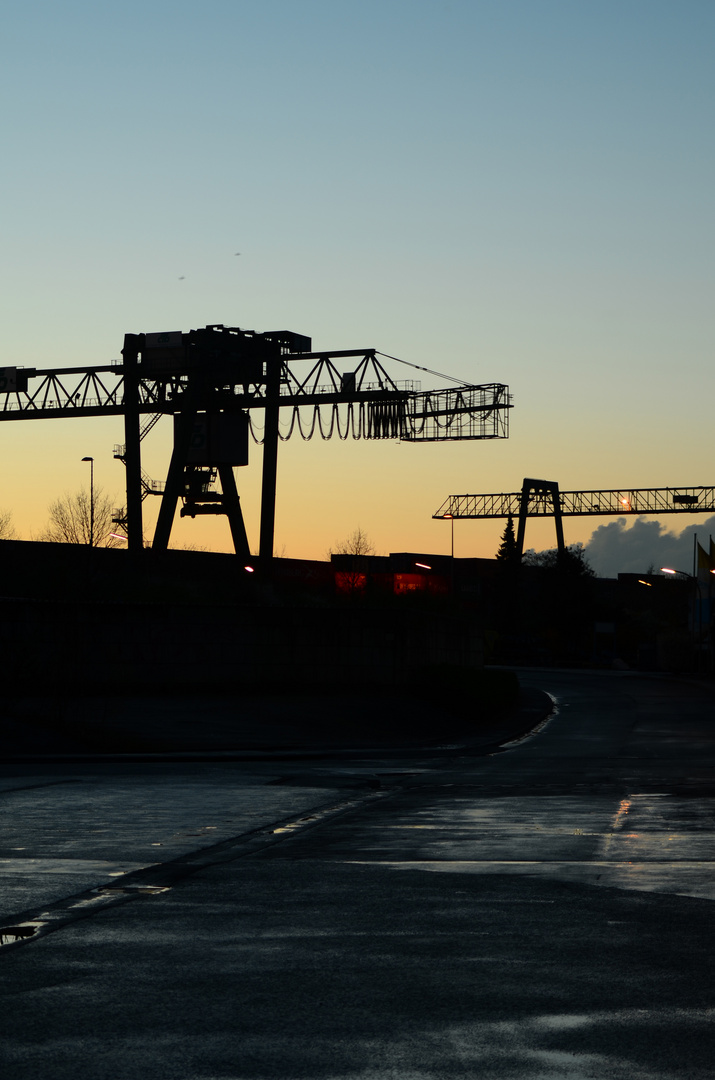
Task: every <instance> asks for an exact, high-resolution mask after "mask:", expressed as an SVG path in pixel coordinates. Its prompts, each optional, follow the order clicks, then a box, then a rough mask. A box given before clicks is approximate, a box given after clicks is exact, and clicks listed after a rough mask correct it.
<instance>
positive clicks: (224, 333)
mask: <svg viewBox="0 0 715 1080" xmlns="http://www.w3.org/2000/svg"><path fill="white" fill-rule="evenodd" d="M384 355H385V354H383V353H378V351H377V350H376V349H341V350H337V351H331V352H313V351H312V348H311V340H310V338H308V337H305V336H304V335H302V334H296V333H294V332H293V331H285V330H281V331H269V332H266V333H256V332H254V331H252V330H241V329H239V328H237V327H225V326H223V325H221V324H215V325H211V326H207V327H206V328H205V329H202V330H191V331H189V332H188V333H182V332H181V331H175V332H170V333H163V334H127V335H125V338H124V348H123V350H122V359H121V360H117V361H114V362H112V363H111V364H101V365H89V366H86V367H69V368H47V369H37V368H10V367H7V368H0V421H1V420H6V421H13V420H48V419H59V418H76V417H82V416H87V417H90V416H119V415H121V416H123V417H124V430H125V443H124V445H123V446H120V447H117V448H116V449H115V457H118V458H119V459H120V460H122V461H123V462H124V464H125V466H126V470H127V503H126V514H125V516H124V517H123V518H122V523H123V524H124V525H125V526H126V530H127V539H128V543H129V548H130V550H134V551H136V550H140V549H141V547H142V546H143V530H142V499H143V497H144V496H145V495H146V494H147V493H151V494H157V495H161V496H162V503H161V507H160V510H159V518H158V521H157V525H156V530H155V533H154V541H153V545H152V546H154V547H158V548H165V547H166V546H167V545H168V542H169V535H170V531H171V526H172V522H173V518H174V513H175V509H176V504H177V501H178V499H180V498H181V499H182V500H183V504H184V505H183V508H182V511H181V513H182V516H183V515H189V516H191V517H194V516H196V515H197V514H213V513H225V514H227V516H228V518H229V524H230V526H231V532H232V535H233V539H234V546H235V548H236V551H237V552H238V553H240V554H241V555H245V556H247V555H248V540H247V538H246V530H245V526H244V524H243V518H242V515H241V510H240V503H239V498H238V493H237V491H236V484H235V479H234V476H233V466H236V465H245V464H247V463H248V448H247V445H248V435H249V433H250V434H251V436H252V437H253V439H254V441H256V442H259V443H262V444H263V480H262V495H261V529H260V552H261V558H262V559H270V557H271V555H272V551H273V522H274V515H275V494H276V460H277V450H278V443H279V441H281V440H283V441H285V440H286V439H289V438H290V437H291V435H293V434H294V433H295V432H297V433H298V434H300V435H301V436H302V437H303V438H304V439H310V438H312V437H313V435H315V434H318V435H320V436H321V437H322V438H324V439H329V438H331V437H332V436H333V435H334V434H337V435H338V436H339V437H340V438H342V439H346V438H348V437H350V436H352V437H353V438H354V439H399V440H402V441H405V442H438V441H446V440H453V439H503V438H508V434H509V410H510V409H511V407H512V406H511V398H510V395H509V389H508V387H507V386H504V385H503V384H502V383H488V384H483V385H473V384H467V385H464V386H455V387H451V388H448V389H444V390H426V391H423V390H422V389H421V387H420V384H419V382H416V381H415V380H403V381H398V380H395V379H393V378H392V376H390V375H389V374H388V372H387V371H386V369H385V367H384V366H383V364H382V363H381V361H380V360H379V359H378V356H384ZM388 359H392V360H394V359H396V358H395V357H388ZM347 361H352V363H351V364H350V366H349V368H348V370H344V368H345V366H346V362H347ZM399 362H404V361H399ZM306 365H310V366H309V367H308V368H307V370H306ZM410 366H415V365H410ZM425 370H427V369H425ZM432 374H435V373H434V372H433V373H432ZM451 381H453V382H454V381H455V380H451ZM286 408H288V409H289V410H290V415H289V418H288V421H287V424H285V423H284V427H283V430H281V422H280V421H281V414H282V412H283V410H285V409H286ZM254 410H259V411H260V412H261V413H262V419H263V423H262V425H261V424H259V423H258V422H254V420H253V411H254ZM163 415H171V416H173V418H174V449H173V453H172V459H171V463H170V466H169V475H168V477H167V480H166V483H165V484H153V482H148V480H147V477H146V476H145V474H144V473H143V471H142V468H141V449H140V445H141V441H142V438H143V437H144V435H146V433H147V432H148V431H149V430H150V429H151V427H152V426H153V424H154V422H155V420H156V418H158V417H160V416H163ZM142 416H144V417H145V419H144V422H143V423H142V422H141V419H140V418H141V417H142ZM217 476H218V478H219V479H220V482H221V488H222V491H221V493H218V492H216V491H212V490H211V486H212V484H213V483H215V481H216V477H217Z"/></svg>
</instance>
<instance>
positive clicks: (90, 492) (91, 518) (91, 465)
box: [82, 457, 94, 547]
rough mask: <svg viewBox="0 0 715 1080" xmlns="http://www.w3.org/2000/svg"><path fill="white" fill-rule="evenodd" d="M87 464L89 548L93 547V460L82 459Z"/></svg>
mask: <svg viewBox="0 0 715 1080" xmlns="http://www.w3.org/2000/svg"><path fill="white" fill-rule="evenodd" d="M82 461H88V462H89V546H90V547H94V458H93V457H83V458H82Z"/></svg>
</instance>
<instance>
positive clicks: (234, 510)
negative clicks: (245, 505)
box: [218, 465, 251, 559]
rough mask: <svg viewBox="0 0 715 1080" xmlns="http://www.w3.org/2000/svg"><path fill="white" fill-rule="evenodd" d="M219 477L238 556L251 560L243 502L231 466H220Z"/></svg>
mask: <svg viewBox="0 0 715 1080" xmlns="http://www.w3.org/2000/svg"><path fill="white" fill-rule="evenodd" d="M218 476H219V480H220V481H221V491H222V492H223V505H224V508H225V511H226V514H227V515H228V524H229V527H230V529H231V537H232V539H233V546H234V548H235V551H236V554H237V555H238V556H239V557H240V558H241V559H250V557H251V549H250V548H249V546H248V536H247V535H246V526H245V524H244V521H243V514H242V512H241V500H240V498H239V495H238V490H237V488H236V478H235V477H234V475H233V469H232V468H231V466H230V465H219V466H218Z"/></svg>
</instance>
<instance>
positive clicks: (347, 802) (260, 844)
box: [0, 786, 401, 954]
mask: <svg viewBox="0 0 715 1080" xmlns="http://www.w3.org/2000/svg"><path fill="white" fill-rule="evenodd" d="M400 790H401V787H400V786H396V787H394V788H391V789H390V790H389V791H370V792H368V793H366V794H365V795H362V796H358V797H353V798H351V799H343V800H341V802H339V803H330V804H325V803H323V804H319V805H318V806H316V807H314V808H312V809H308V810H304V811H303V812H302V813H301V814H300V816H298V817H294V816H291V817H287V818H280V819H278V820H277V821H274V822H271V823H270V824H268V825H261V826H259V827H258V828H256V829H252V830H249V831H248V832H245V833H241V834H239V835H238V836H236V837H232V838H230V839H228V840H222V841H220V843H218V844H212V845H211V846H210V847H207V848H195V849H194V850H193V851H190V852H187V853H186V854H184V855H180V856H178V857H177V858H176V859H170V860H168V861H167V862H165V863H152V864H151V865H150V866H145V867H142V868H141V869H140V870H133V871H131V872H130V873H128V874H123V875H122V876H121V878H114V879H113V880H112V881H111V882H110V883H107V884H105V885H99V886H94V887H92V888H90V889H84V890H83V891H82V892H79V893H74V894H73V895H72V896H67V897H65V898H64V899H62V900H57V901H55V902H54V903H53V904H48V905H45V906H44V907H43V909H42V911H41V912H40V913H39V914H38V913H37V912H36V911H32V912H30V911H25V912H23V913H21V914H20V915H16V916H10V917H9V918H8V920H7V922H5V923H4V924H3V925H2V926H0V954H2V953H5V952H6V951H8V950H14V949H17V948H20V947H21V946H22V945H28V944H29V943H30V942H32V941H37V940H38V939H39V938H41V937H45V936H46V935H47V934H51V933H54V932H55V931H56V930H61V929H62V928H63V927H65V926H70V925H72V924H74V923H75V922H78V921H79V920H81V919H86V918H89V917H90V916H93V915H95V914H96V913H98V912H100V911H106V910H107V908H109V907H117V906H118V905H120V904H126V903H129V902H130V901H133V900H136V899H138V898H139V897H142V896H143V897H146V896H155V895H160V894H162V893H165V892H168V891H169V890H170V889H171V888H172V887H173V886H174V885H176V884H178V883H179V882H181V881H183V880H185V879H186V878H188V877H190V876H192V875H193V874H197V873H199V872H200V871H202V870H208V869H210V868H211V867H212V866H220V865H222V864H224V863H229V862H234V861H237V860H238V859H244V858H247V857H249V856H251V855H254V854H257V853H259V852H261V851H264V850H265V849H266V848H269V847H274V846H276V845H277V844H283V843H286V842H287V841H289V840H291V839H293V837H295V836H298V835H302V833H304V832H306V831H308V830H309V829H315V828H317V827H318V826H320V825H323V824H325V823H326V822H328V821H333V820H335V818H337V817H340V816H343V815H345V814H349V813H351V812H354V811H356V810H360V809H362V808H363V807H364V806H367V805H369V804H370V803H374V802H376V801H378V800H384V799H386V798H392V797H394V796H395V795H396V794H398V792H399V791H400ZM3 938H9V939H11V940H7V941H3Z"/></svg>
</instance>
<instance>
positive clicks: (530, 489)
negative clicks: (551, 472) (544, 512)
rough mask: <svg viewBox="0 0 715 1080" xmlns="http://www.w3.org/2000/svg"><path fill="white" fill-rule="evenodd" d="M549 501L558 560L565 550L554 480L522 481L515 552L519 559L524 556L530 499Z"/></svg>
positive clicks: (557, 488) (562, 525) (558, 499)
mask: <svg viewBox="0 0 715 1080" xmlns="http://www.w3.org/2000/svg"><path fill="white" fill-rule="evenodd" d="M548 497H550V499H551V505H552V507H553V514H554V524H555V525H556V547H557V549H558V553H559V558H561V557H562V556H563V554H564V551H565V550H566V545H565V544H564V523H563V520H562V518H561V500H560V497H559V485H558V484H557V483H556V482H555V481H554V480H529V479H528V478H525V479H524V483H523V484H522V486H521V498H520V500H519V527H518V529H517V533H516V550H517V555H518V557H519V558H521V557H522V555H523V554H524V536H525V534H526V519H527V517H528V516H529V504H530V503H531V501H532V498H536V499H539V500H541V501H542V502H545V501H547V499H548Z"/></svg>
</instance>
